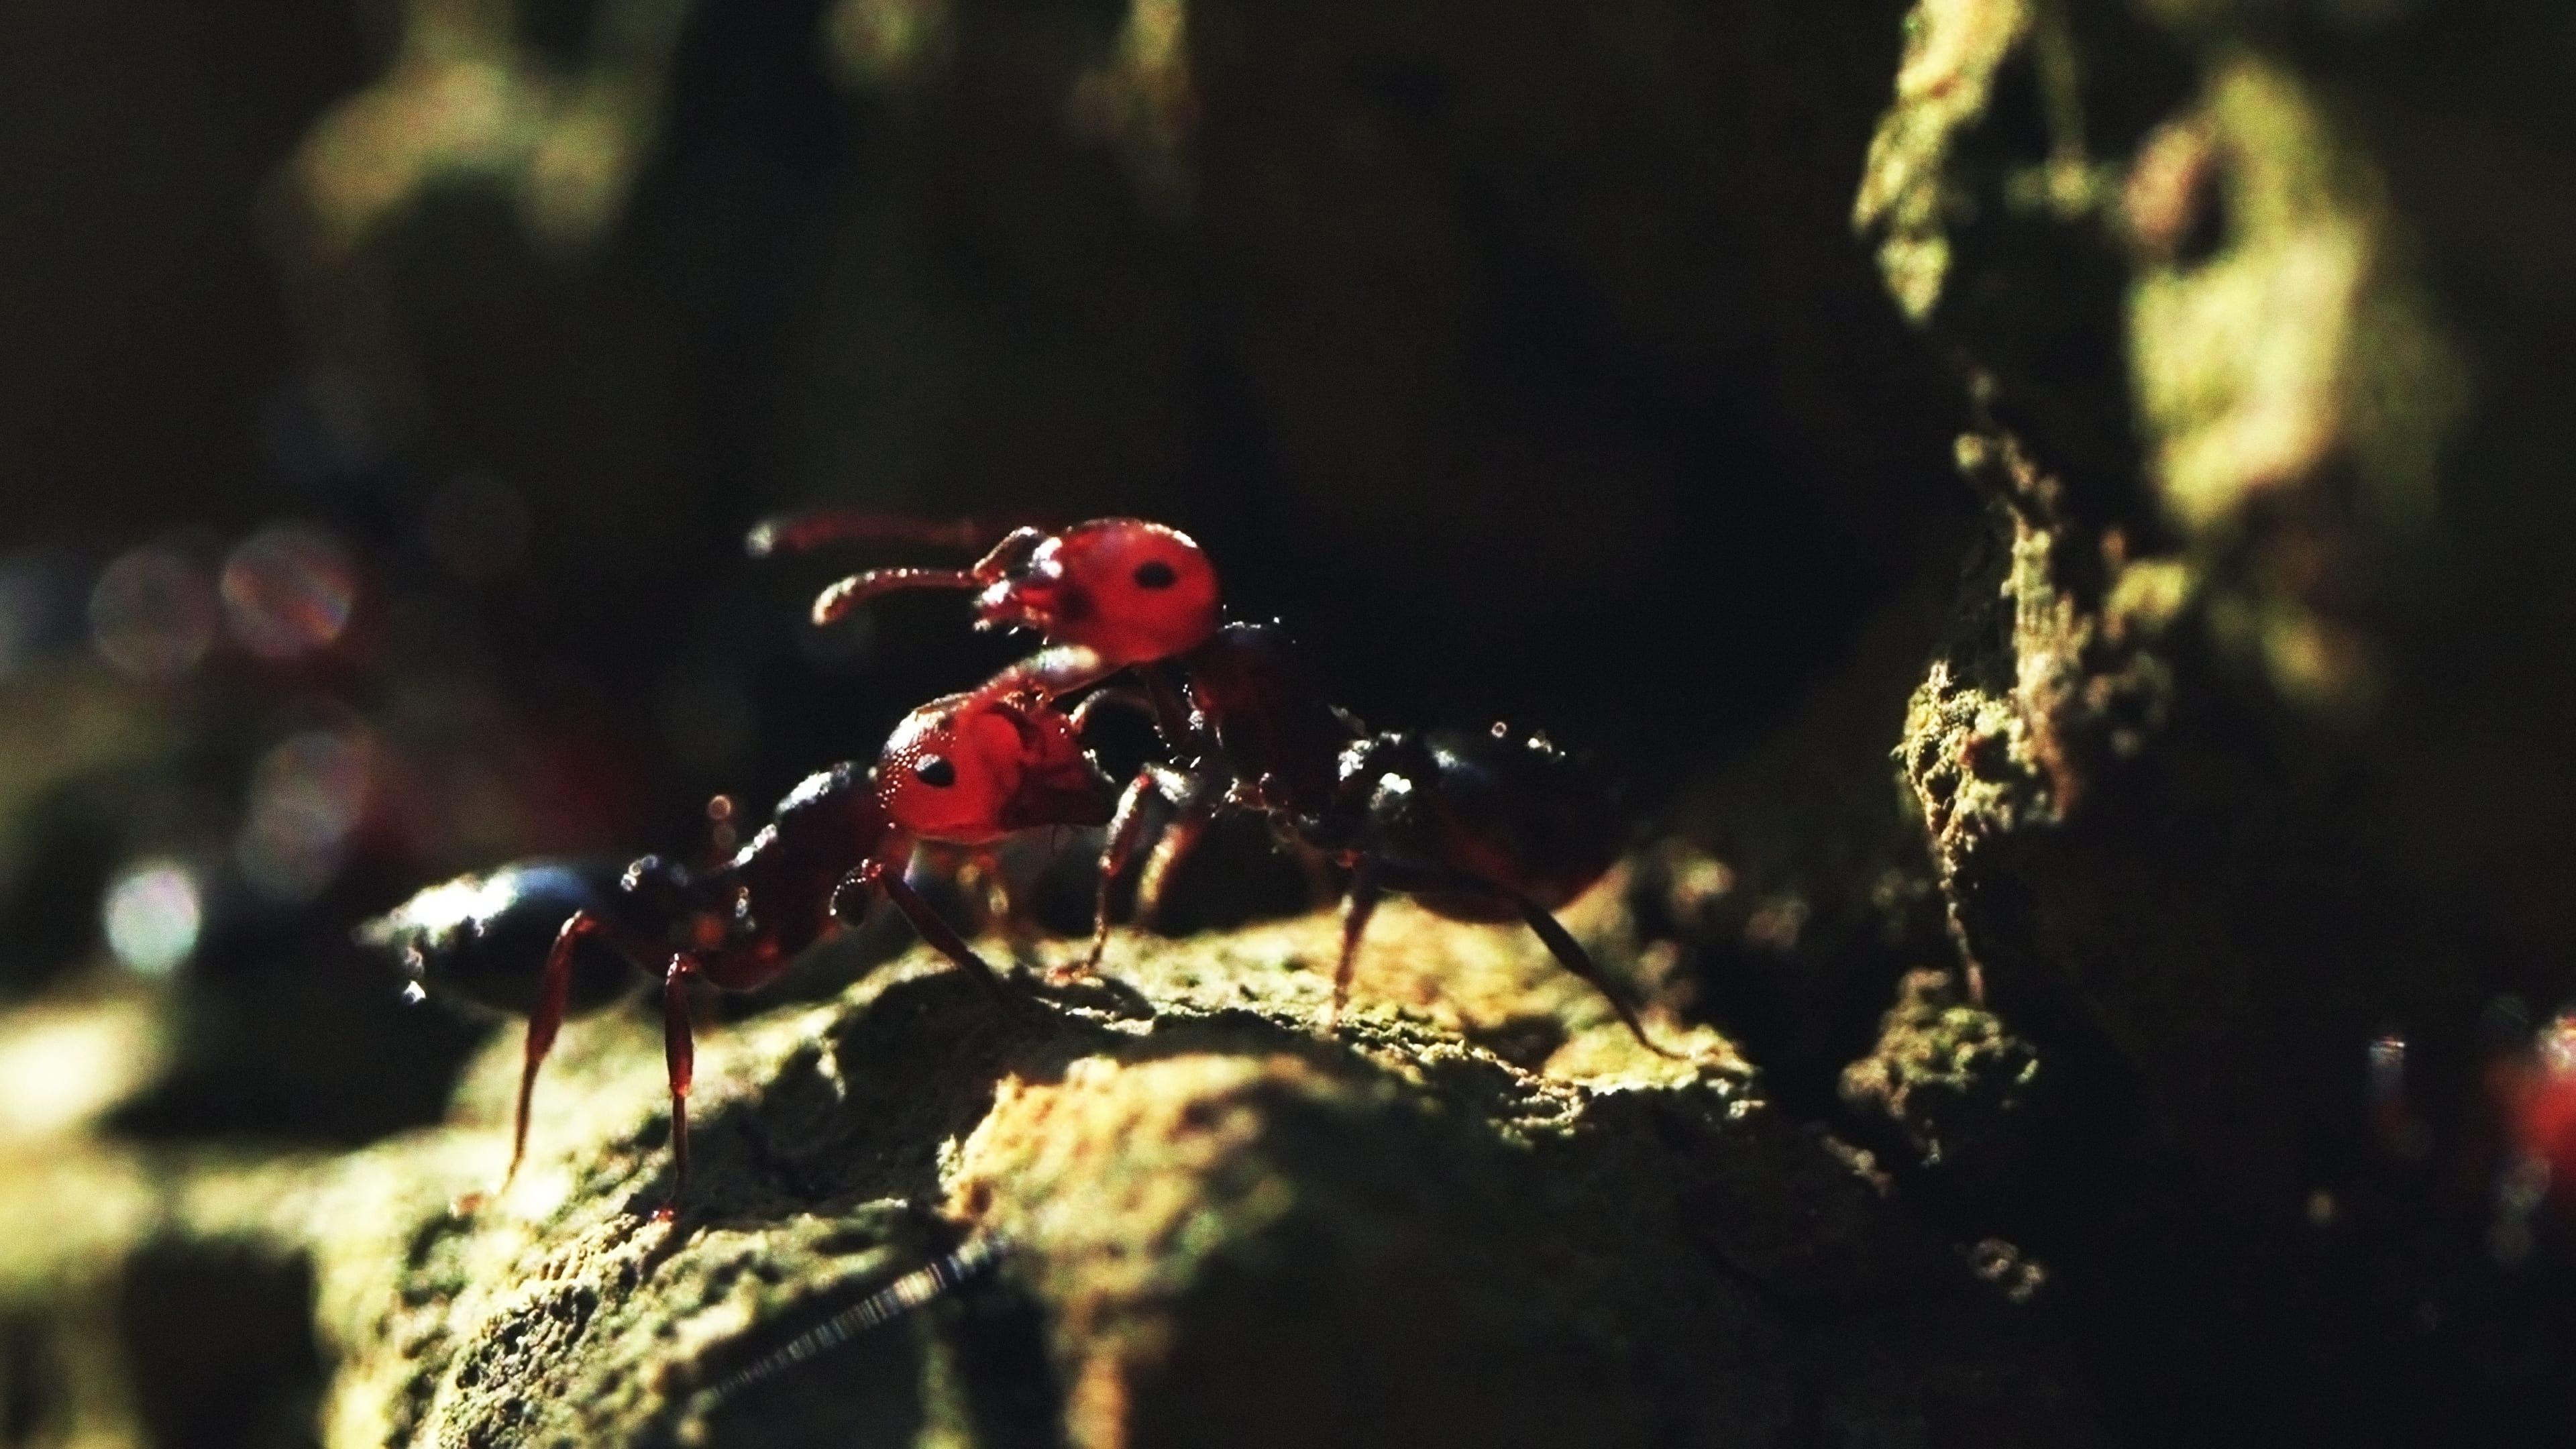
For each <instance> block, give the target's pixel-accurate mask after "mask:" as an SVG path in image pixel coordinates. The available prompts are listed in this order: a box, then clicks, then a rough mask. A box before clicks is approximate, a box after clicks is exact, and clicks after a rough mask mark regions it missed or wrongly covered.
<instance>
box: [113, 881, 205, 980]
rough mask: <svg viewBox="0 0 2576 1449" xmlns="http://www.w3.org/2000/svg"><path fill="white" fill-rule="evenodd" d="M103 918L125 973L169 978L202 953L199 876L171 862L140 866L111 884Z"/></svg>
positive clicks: (203, 910)
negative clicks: (194, 954)
mask: <svg viewBox="0 0 2576 1449" xmlns="http://www.w3.org/2000/svg"><path fill="white" fill-rule="evenodd" d="M99 915H100V918H101V922H102V924H103V925H105V927H106V928H107V949H108V950H110V951H112V952H114V953H115V955H116V959H117V960H118V961H120V962H122V963H124V966H125V969H127V970H129V971H133V972H136V973H139V974H141V975H145V976H167V975H168V974H170V973H171V972H172V971H174V970H176V969H178V967H179V964H180V963H181V962H183V961H185V960H187V959H188V957H189V955H190V954H191V953H193V952H194V951H195V950H196V949H197V935H198V932H199V931H200V930H201V929H203V927H204V925H205V906H204V902H203V900H202V898H201V896H200V894H199V891H198V886H197V873H196V872H195V871H193V870H191V869H189V868H188V867H187V866H186V865H185V864H183V863H181V862H179V861H176V860H171V859H168V858H167V857H155V858H153V859H149V860H141V861H137V862H135V863H134V864H132V865H130V866H128V867H126V868H125V869H124V870H123V871H122V872H120V873H118V875H117V877H116V878H115V879H114V880H113V881H110V882H109V883H108V887H107V896H106V899H105V901H104V902H103V903H102V904H101V906H100V909H99Z"/></svg>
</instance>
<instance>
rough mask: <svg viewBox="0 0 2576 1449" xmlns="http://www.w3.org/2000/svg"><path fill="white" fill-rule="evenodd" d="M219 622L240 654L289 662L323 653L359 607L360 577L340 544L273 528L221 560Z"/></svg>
mask: <svg viewBox="0 0 2576 1449" xmlns="http://www.w3.org/2000/svg"><path fill="white" fill-rule="evenodd" d="M223 599H224V618H225V621H226V622H227V623H228V624H230V625H231V627H232V635H233V638H234V640H235V641H236V642H238V643H239V644H240V645H241V646H242V647H243V648H244V649H247V650H249V651H250V652H251V653H253V654H256V655H258V656H260V657H261V658H263V659H293V658H295V657H296V656H298V655H301V654H309V653H312V652H313V651H315V650H317V649H324V648H328V647H329V646H330V645H331V644H333V643H334V642H336V641H337V640H338V639H339V637H340V636H341V635H342V634H343V633H345V632H347V630H348V627H349V616H350V614H351V613H352V612H354V611H355V609H356V608H357V602H358V571H357V568H356V567H355V566H354V565H353V564H351V563H350V561H349V554H348V551H347V550H346V549H344V548H342V547H341V546H340V542H339V540H337V539H335V538H333V537H332V536H331V535H330V534H328V533H326V532H324V531H323V530H322V529H320V528H317V527H314V526H313V525H311V524H304V523H279V524H271V525H270V526H269V527H267V528H263V529H261V530H260V531H259V532H257V533H254V534H252V535H251V536H250V537H249V538H247V539H244V540H243V541H242V544H241V546H240V547H239V548H236V549H234V550H233V551H232V556H231V557H230V558H227V559H225V560H224V576H223Z"/></svg>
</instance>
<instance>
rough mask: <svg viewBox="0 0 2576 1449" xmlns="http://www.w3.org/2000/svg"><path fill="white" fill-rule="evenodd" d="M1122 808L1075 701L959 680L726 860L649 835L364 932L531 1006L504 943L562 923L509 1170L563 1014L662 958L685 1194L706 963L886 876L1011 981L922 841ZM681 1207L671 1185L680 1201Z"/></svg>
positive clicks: (511, 946)
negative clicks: (916, 884) (648, 848)
mask: <svg viewBox="0 0 2576 1449" xmlns="http://www.w3.org/2000/svg"><path fill="white" fill-rule="evenodd" d="M1109 814H1110V803H1109V781H1108V780H1107V779H1105V778H1104V777H1102V776H1101V774H1100V773H1099V771H1097V770H1096V769H1094V768H1093V767H1092V765H1091V762H1090V760H1089V758H1088V757H1087V756H1086V755H1084V753H1083V751H1082V746H1081V741H1080V737H1079V735H1078V734H1077V733H1076V731H1075V728H1074V725H1073V722H1072V721H1071V720H1070V719H1069V718H1068V717H1067V716H1065V715H1064V714H1062V713H1061V712H1059V711H1057V710H1056V709H1055V708H1054V707H1053V706H1051V705H1049V704H1048V703H1047V702H1046V701H1045V700H1043V699H1040V698H1037V697H1034V696H1028V697H1021V698H1011V697H1008V696H1000V695H990V694H976V695H952V696H950V697H948V698H946V699H941V700H936V701H933V702H932V703H930V704H927V705H924V706H922V707H921V708H920V709H918V710H916V711H914V712H913V713H912V714H911V715H910V716H908V717H906V718H905V720H904V721H903V723H902V724H901V725H899V726H898V727H897V728H896V729H895V731H894V733H893V735H892V736H891V737H890V738H889V739H888V740H887V741H886V745H885V749H884V751H883V752H882V753H881V754H880V755H879V756H878V758H877V763H876V767H875V768H874V769H872V770H862V769H860V768H859V767H858V766H857V765H854V764H847V763H844V764H840V765H836V766H834V767H833V768H831V769H829V770H825V771H822V772H820V773H818V774H815V775H812V776H809V777H807V778H806V780H805V781H804V783H802V784H800V785H798V786H797V787H796V788H795V789H794V790H793V791H791V792H790V793H789V794H788V795H787V797H786V798H785V799H784V800H781V801H780V802H779V804H778V809H777V813H776V816H775V818H774V819H773V820H771V822H770V823H769V824H768V825H767V826H766V827H764V828H763V829H762V830H761V831H760V833H759V834H758V835H756V836H754V837H752V839H751V840H750V842H749V843H747V844H745V845H744V846H743V847H742V848H741V849H740V850H738V851H736V852H735V853H734V854H733V856H732V857H731V858H730V859H728V860H726V861H724V862H723V863H721V864H719V865H716V866H713V867H711V868H707V869H703V870H696V869H691V868H689V867H686V866H683V865H679V864H677V863H674V862H671V861H667V860H664V859H662V858H660V857H658V856H649V855H648V856H646V857H644V858H643V859H641V860H638V861H636V862H635V863H634V864H633V865H631V866H628V867H627V869H626V871H625V874H624V876H623V877H622V878H621V879H620V880H619V881H618V882H617V884H616V886H615V887H614V889H608V888H605V887H604V883H602V882H601V881H600V880H599V879H598V878H597V877H596V876H595V875H585V874H584V873H583V872H581V871H580V870H578V869H576V868H573V867H568V866H562V865H556V864H551V863H545V862H536V863H530V864H524V865H518V866H510V867H504V868H503V869H502V870H499V871H495V872H492V873H491V874H489V875H485V876H479V877H467V878H465V879H462V880H458V881H453V882H450V883H448V884H446V885H443V886H434V887H431V888H430V889H429V890H426V891H423V892H421V893H420V894H419V895H417V896H415V897H413V898H412V899H411V900H410V901H408V902H406V903H405V904H404V905H402V906H400V907H398V908H396V909H395V910H394V911H393V912H392V913H390V914H389V915H387V916H385V917H384V918H383V919H381V920H379V921H376V922H373V923H370V924H369V925H368V926H366V927H364V928H362V929H361V939H363V940H366V941H368V942H370V943H371V944H375V945H379V946H385V947H389V948H393V949H397V950H399V951H400V952H401V953H402V955H403V958H404V961H405V965H406V969H408V970H409V971H410V973H411V975H412V977H413V980H414V986H415V990H416V989H417V988H418V987H419V985H420V984H421V983H423V982H428V983H430V984H432V985H436V986H447V985H450V984H453V985H455V986H457V987H459V988H461V990H462V991H463V993H464V994H466V995H467V996H468V997H469V998H471V999H476V1000H480V1001H483V1002H485V1003H487V1004H495V1005H505V1006H517V1005H519V1004H520V1002H519V1001H517V1000H514V999H512V998H513V997H514V996H516V995H517V994H519V993H518V992H517V990H516V989H515V979H516V978H517V974H518V973H516V972H514V971H513V970H512V968H511V965H510V961H509V960H505V959H504V957H505V956H509V955H510V953H512V952H513V951H514V950H524V949H525V945H526V943H527V940H528V938H529V936H530V935H531V934H532V933H541V932H543V931H545V930H547V929H550V928H551V929H552V930H553V944H552V946H551V947H550V948H549V949H548V950H547V952H546V956H545V966H544V969H543V972H542V974H541V975H540V977H539V978H538V983H537V987H536V990H535V992H534V996H533V1000H532V1001H529V1002H527V1003H526V1004H527V1006H528V1008H529V1017H528V1037H527V1056H526V1065H525V1066H524V1067H523V1068H522V1070H521V1074H520V1078H519V1099H518V1112H517V1117H516V1121H515V1125H514V1127H513V1130H512V1136H511V1146H510V1169H509V1173H508V1174H507V1175H505V1176H504V1178H503V1179H502V1183H503V1186H505V1187H506V1186H507V1185H508V1183H509V1181H510V1179H511V1178H513V1177H515V1176H516V1175H517V1173H518V1170H519V1163H520V1161H521V1159H522V1158H523V1157H524V1156H525V1155H526V1152H527V1145H528V1115H529V1108H530V1104H531V1101H532V1099H533V1096H534V1093H535V1090H536V1083H537V1069H538V1068H539V1067H540V1066H542V1065H543V1064H544V1062H545V1058H546V1053H547V1051H548V1050H549V1049H551V1048H552V1047H553V1045H554V1040H555V1034H556V1031H557V1029H558V1028H559V1027H561V1025H562V1024H563V1019H564V1017H565V1015H566V1014H567V1012H568V1011H569V1010H570V1009H571V1008H572V1006H573V1005H574V1003H575V1001H576V999H577V998H578V999H581V1000H584V1001H595V1000H597V999H599V998H600V997H601V996H602V995H603V993H602V991H601V989H600V978H601V977H602V976H603V975H605V974H612V973H613V971H614V969H615V968H614V967H613V965H610V964H609V963H607V962H606V961H604V960H603V953H601V952H600V951H599V950H598V949H597V948H598V947H599V946H600V945H605V946H606V947H607V948H608V953H607V954H608V955H612V956H614V957H616V958H622V959H623V960H624V961H625V962H627V963H629V964H631V965H632V966H634V967H635V968H637V969H640V970H643V971H645V972H647V973H648V974H658V975H660V976H661V978H662V983H663V984H662V1023H663V1043H664V1048H665V1054H666V1056H667V1058H668V1065H669V1070H670V1082H671V1155H672V1174H673V1175H672V1185H671V1198H670V1203H671V1204H676V1203H677V1202H678V1201H679V1197H680V1193H681V1190H682V1189H683V1188H684V1187H685V1186H686V1184H687V1180H688V1172H689V1119H688V1095H689V1079H690V1071H691V1065H692V1061H693V1058H694V1051H693V1046H692V1041H691V1036H690V1029H689V1005H688V985H689V982H690V981H692V980H705V981H707V982H709V983H711V984H713V985H715V986H717V987H719V988H721V989H723V990H727V991H751V990H755V989H757V988H759V987H762V986H765V985H767V984H768V983H769V982H771V981H774V980H776V979H777V978H778V977H779V975H780V974H782V973H783V972H785V971H786V969H787V967H788V965H789V964H790V963H791V962H792V961H793V960H794V959H795V958H796V956H797V954H798V953H799V952H801V951H803V950H804V949H805V948H806V947H807V946H810V945H812V944H813V943H814V942H815V941H816V940H818V939H820V938H821V937H822V936H823V935H824V934H825V933H827V932H829V931H830V930H832V929H833V928H834V927H835V926H836V925H837V924H839V923H841V922H844V921H851V920H855V919H857V917H858V915H859V914H861V913H862V912H863V910H864V908H865V901H864V899H863V898H864V896H865V895H866V894H867V893H870V892H874V893H877V894H882V895H884V896H885V897H886V898H887V899H889V900H891V901H893V902H894V904H895V907H896V909H898V910H900V911H902V912H903V914H904V917H905V919H907V920H909V921H910V922H911V923H912V926H913V929H914V930H916V931H918V932H920V934H921V938H922V939H923V940H925V941H927V942H929V943H930V944H931V945H932V946H934V947H936V948H937V949H938V950H939V951H940V952H941V953H942V954H944V955H946V956H947V957H948V959H950V960H951V961H954V962H956V963H957V964H958V965H959V966H961V967H964V968H965V969H966V970H967V971H968V972H969V973H970V974H971V975H973V976H974V977H975V978H976V979H977V980H978V981H980V982H981V983H983V984H984V985H985V986H986V987H987V988H989V989H990V990H992V991H993V992H995V993H996V994H997V995H998V994H1000V993H1001V992H1002V991H1003V987H1002V984H1001V979H1000V977H998V976H997V975H995V974H994V972H993V969H992V968H991V967H990V966H988V965H986V964H985V963H984V961H983V959H982V958H981V957H979V956H977V955H976V954H975V952H974V950H973V949H972V948H971V947H969V946H968V945H967V944H966V941H965V938H964V937H962V936H960V935H959V934H958V933H957V932H956V930H955V929H954V928H952V927H951V926H949V924H948V923H947V922H946V921H943V920H941V919H940V917H939V915H938V913H937V912H936V911H934V910H932V909H931V907H930V905H929V903H928V902H926V901H924V900H923V899H922V898H921V896H920V895H919V894H918V893H917V892H915V891H914V890H913V888H912V887H911V886H910V885H908V884H906V883H905V881H904V878H903V872H904V866H905V863H906V861H907V860H908V859H909V857H910V855H911V852H912V848H913V845H914V844H915V842H919V841H931V842H939V843H945V844H951V845H963V846H982V845H988V844H990V843H992V842H994V841H996V840H998V839H1000V838H1001V837H1003V836H1005V835H1008V834H1010V833H1012V832H1014V831H1019V830H1026V829H1034V828H1037V827H1041V826H1064V825H1075V826H1079V825H1099V824H1102V823H1104V822H1105V821H1107V820H1108V818H1109ZM567 916H568V917H569V919H567ZM514 959H515V960H516V961H518V962H524V961H526V960H527V959H530V958H529V956H527V955H517V956H515V958H514ZM522 969H523V968H522ZM671 1212H672V1207H671V1206H670V1205H665V1206H664V1207H663V1209H662V1210H661V1215H662V1216H664V1217H668V1216H670V1214H671Z"/></svg>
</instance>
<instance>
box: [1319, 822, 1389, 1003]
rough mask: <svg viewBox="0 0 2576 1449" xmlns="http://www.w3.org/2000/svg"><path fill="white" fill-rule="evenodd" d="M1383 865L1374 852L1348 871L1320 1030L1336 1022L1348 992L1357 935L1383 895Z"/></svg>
mask: <svg viewBox="0 0 2576 1449" xmlns="http://www.w3.org/2000/svg"><path fill="white" fill-rule="evenodd" d="M1384 871H1385V866H1384V864H1383V863H1382V862H1380V861H1379V860H1378V858H1377V857H1376V856H1374V855H1363V856H1361V857H1360V863H1359V864H1358V866H1356V867H1354V868H1353V869H1352V871H1351V888H1350V894H1348V895H1346V896H1344V897H1343V898H1342V959H1341V962H1340V964H1338V965H1336V966H1335V967H1334V968H1333V1000H1332V1004H1330V1005H1329V1006H1326V1007H1325V1008H1324V1030H1326V1031H1331V1030H1333V1029H1334V1028H1335V1027H1336V1026H1338V1025H1340V1023H1341V1019H1342V1003H1343V1002H1344V1001H1346V1000H1348V999H1349V997H1350V994H1351V973H1353V972H1354V971H1356V970H1358V969H1359V964H1360V937H1361V936H1362V935H1363V934H1365V933H1366V932H1367V930H1368V923H1369V917H1371V916H1374V915H1376V914H1377V903H1378V900H1379V898H1380V897H1381V896H1382V895H1383V894H1384V892H1385V889H1386V882H1385V878H1384Z"/></svg>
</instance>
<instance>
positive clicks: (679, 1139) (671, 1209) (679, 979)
mask: <svg viewBox="0 0 2576 1449" xmlns="http://www.w3.org/2000/svg"><path fill="white" fill-rule="evenodd" d="M697 974H698V963H697V962H696V961H695V960H692V959H691V958H689V957H687V956H674V957H672V958H671V969H670V970H669V971H668V972H666V973H664V975H663V977H662V1056H663V1060H664V1061H665V1062H666V1063H667V1064H668V1066H669V1068H670V1073H671V1195H670V1197H669V1198H667V1199H665V1200H664V1201H663V1203H662V1206H661V1207H660V1208H659V1209H657V1210H656V1211H655V1212H654V1214H653V1218H654V1220H655V1221H656V1222H665V1223H667V1222H669V1221H670V1220H671V1219H672V1218H673V1217H675V1216H677V1215H678V1214H679V1211H680V1194H681V1193H683V1192H685V1191H687V1190H688V1186H689V1080H690V1078H691V1076H692V1075H693V1074H694V1072H695V1069H696V1066H697V1044H696V1042H695V1040H694V1039H693V1038H692V1037H691V1035H690V1031H689V978H690V977H692V976H695V975H697Z"/></svg>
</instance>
